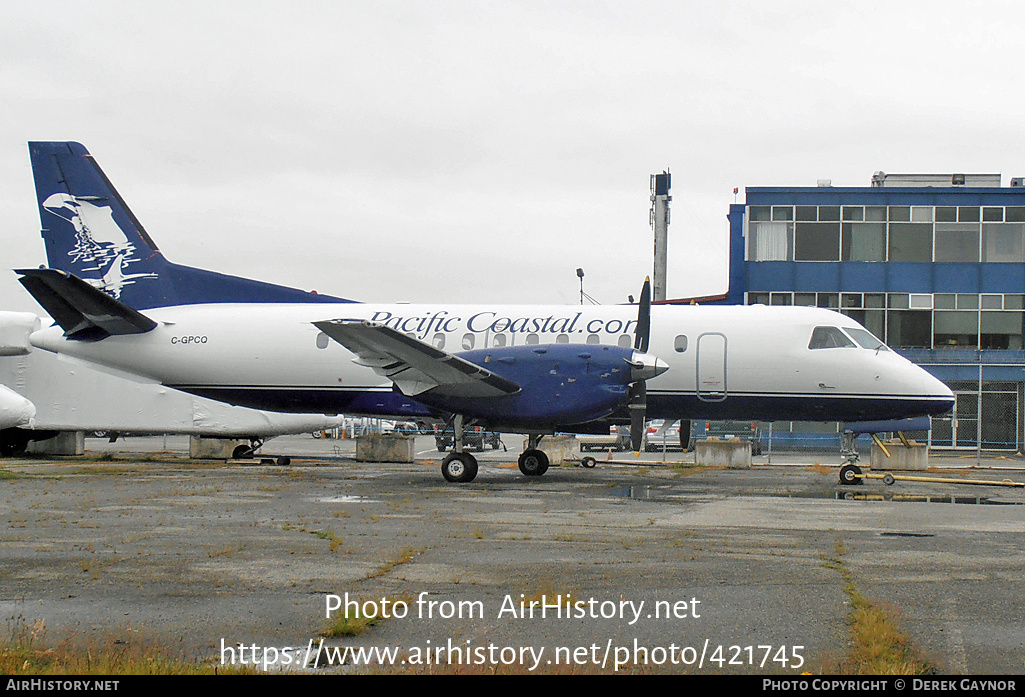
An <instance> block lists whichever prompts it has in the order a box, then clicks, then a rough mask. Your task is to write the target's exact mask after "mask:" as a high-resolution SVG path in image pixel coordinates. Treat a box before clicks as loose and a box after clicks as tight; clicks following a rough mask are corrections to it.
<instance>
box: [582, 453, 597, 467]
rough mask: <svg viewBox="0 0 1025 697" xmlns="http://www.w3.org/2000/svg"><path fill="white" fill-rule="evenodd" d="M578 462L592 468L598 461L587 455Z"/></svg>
mask: <svg viewBox="0 0 1025 697" xmlns="http://www.w3.org/2000/svg"><path fill="white" fill-rule="evenodd" d="M580 464H581V465H583V466H584V467H586V468H587V469H592V468H593V467H594V466H595V465H597V464H598V461H597V460H595V459H594V458H593V457H591V456H590V455H588V456H587V457H585V458H584V459H583V460H581V461H580Z"/></svg>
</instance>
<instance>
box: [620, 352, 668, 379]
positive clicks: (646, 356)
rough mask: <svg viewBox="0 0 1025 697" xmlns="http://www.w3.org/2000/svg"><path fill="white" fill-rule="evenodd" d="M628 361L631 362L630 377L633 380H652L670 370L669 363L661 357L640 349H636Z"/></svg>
mask: <svg viewBox="0 0 1025 697" xmlns="http://www.w3.org/2000/svg"><path fill="white" fill-rule="evenodd" d="M627 362H628V363H629V364H630V379H631V380H633V381H636V380H650V379H651V378H654V377H658V376H659V375H661V374H662V373H664V372H666V371H667V370H669V365H668V364H667V363H666V362H665V361H663V360H662V359H661V358H658V357H656V356H652V355H651V354H650V353H641V352H640V351H634V352H633V354H632V355H631V356H630V360H629V361H627Z"/></svg>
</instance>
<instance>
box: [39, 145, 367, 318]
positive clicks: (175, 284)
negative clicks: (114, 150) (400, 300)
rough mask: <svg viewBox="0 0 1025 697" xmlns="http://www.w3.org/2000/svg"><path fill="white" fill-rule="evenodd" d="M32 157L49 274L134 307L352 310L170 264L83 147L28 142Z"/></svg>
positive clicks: (273, 287) (312, 296)
mask: <svg viewBox="0 0 1025 697" xmlns="http://www.w3.org/2000/svg"><path fill="white" fill-rule="evenodd" d="M29 155H30V158H31V160H32V173H33V177H34V178H35V184H36V197H37V198H38V202H39V219H40V223H41V224H42V235H43V240H44V241H45V243H46V258H47V261H48V264H49V266H50V268H52V269H59V270H61V271H65V272H67V273H69V274H72V275H74V276H77V277H78V278H80V279H82V280H83V281H85V282H86V283H88V284H89V285H92V286H93V287H95V288H98V289H99V290H101V291H103V292H104V293H106V294H108V295H109V296H111V297H112V298H114V299H115V300H119V301H121V302H122V303H124V304H125V305H127V306H129V307H133V308H136V309H146V308H150V307H165V306H168V305H194V304H202V303H257V302H259V303H279V302H280V303H284V302H291V303H311V302H312V303H338V302H350V301H347V300H343V299H341V298H335V297H331V296H328V295H318V294H317V293H311V292H308V291H304V290H299V289H296V288H288V287H286V286H278V285H274V284H271V283H263V282H261V281H253V280H250V279H247V278H240V277H238V276H228V275H225V274H219V273H214V272H212V271H205V270H203V269H197V268H192V267H189V266H181V265H178V264H173V263H171V262H169V261H168V260H167V259H165V258H164V255H163V254H162V253H161V252H160V249H159V248H158V247H157V245H156V243H155V242H154V241H153V239H152V238H151V237H150V236H149V234H148V233H147V232H146V229H145V228H144V227H143V226H142V223H140V222H139V219H138V218H136V217H135V214H134V213H132V211H131V209H130V208H129V207H128V205H127V204H126V203H125V201H124V199H122V198H121V195H120V194H119V193H118V192H117V189H115V188H114V186H113V185H112V184H111V183H110V180H109V179H107V176H106V175H105V174H104V173H103V170H102V169H100V166H99V164H97V162H96V160H95V159H94V158H93V156H92V155H90V154H89V151H88V150H86V148H85V146H83V145H82V144H80V143H73V142H64V141H61V142H31V143H29Z"/></svg>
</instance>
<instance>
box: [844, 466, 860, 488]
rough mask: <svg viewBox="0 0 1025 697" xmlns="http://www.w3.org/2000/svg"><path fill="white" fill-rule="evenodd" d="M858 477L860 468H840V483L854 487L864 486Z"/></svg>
mask: <svg viewBox="0 0 1025 697" xmlns="http://www.w3.org/2000/svg"><path fill="white" fill-rule="evenodd" d="M860 475H861V468H860V467H858V466H857V465H844V466H843V467H841V468H840V483H841V484H843V485H854V486H856V485H859V484H864V481H862V479H861V476H860Z"/></svg>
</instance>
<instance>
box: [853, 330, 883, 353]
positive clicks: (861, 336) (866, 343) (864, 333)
mask: <svg viewBox="0 0 1025 697" xmlns="http://www.w3.org/2000/svg"><path fill="white" fill-rule="evenodd" d="M843 330H844V331H845V332H847V333H848V334H850V335H851V337H852V338H853V339H854V340H855V341H857V342H858V343H859V344H861V346H862V348H867V349H872V350H873V351H874V350H876V349H881V350H883V351H889V350H890V349H888V348H887V347H886V344H884V343H883V342H881V341H880V340H879V339H877V338H876V337H875V335H874V334H872V332H870V331H868V330H867V329H855V328H854V327H844V328H843Z"/></svg>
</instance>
